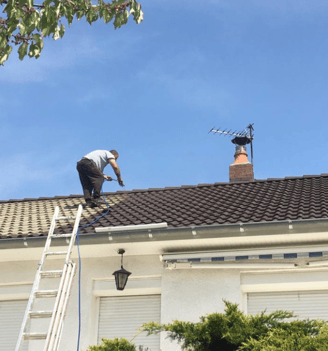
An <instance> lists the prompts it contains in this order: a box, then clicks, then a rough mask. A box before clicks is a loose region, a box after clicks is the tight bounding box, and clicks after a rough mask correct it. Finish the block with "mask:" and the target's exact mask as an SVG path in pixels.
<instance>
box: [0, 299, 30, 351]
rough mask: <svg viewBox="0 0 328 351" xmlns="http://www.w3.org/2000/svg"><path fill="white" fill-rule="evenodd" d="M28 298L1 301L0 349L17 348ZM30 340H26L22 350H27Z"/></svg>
mask: <svg viewBox="0 0 328 351" xmlns="http://www.w3.org/2000/svg"><path fill="white" fill-rule="evenodd" d="M26 305H27V300H16V301H0V331H1V332H0V349H1V351H13V350H15V346H16V342H17V338H18V334H19V331H20V328H21V325H22V322H23V318H24V313H25V309H26ZM27 344H28V342H24V343H23V345H22V347H21V350H22V351H26V350H27V349H28V348H27V346H28V345H27Z"/></svg>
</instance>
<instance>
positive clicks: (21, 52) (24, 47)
mask: <svg viewBox="0 0 328 351" xmlns="http://www.w3.org/2000/svg"><path fill="white" fill-rule="evenodd" d="M27 48H28V44H27V43H23V44H22V45H21V46H20V47H19V49H18V54H19V59H20V60H21V61H22V60H23V58H24V57H25V56H26V55H27Z"/></svg>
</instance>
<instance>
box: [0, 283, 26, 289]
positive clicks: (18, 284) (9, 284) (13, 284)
mask: <svg viewBox="0 0 328 351" xmlns="http://www.w3.org/2000/svg"><path fill="white" fill-rule="evenodd" d="M20 285H33V282H17V283H0V289H1V287H3V286H20Z"/></svg>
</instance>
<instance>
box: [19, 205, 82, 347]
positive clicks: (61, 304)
mask: <svg viewBox="0 0 328 351" xmlns="http://www.w3.org/2000/svg"><path fill="white" fill-rule="evenodd" d="M82 211H83V208H82V205H79V208H78V211H77V214H76V216H75V217H59V216H58V214H59V207H58V206H57V207H56V208H55V212H54V215H53V218H52V222H51V226H50V229H49V233H48V237H47V240H46V244H45V247H44V250H43V254H42V258H41V260H40V262H39V264H38V269H37V272H36V275H35V279H34V283H33V286H32V290H31V293H30V297H29V300H28V303H27V307H26V312H25V315H24V319H23V322H22V327H21V330H20V333H19V336H18V340H17V344H16V348H15V351H19V350H20V349H21V346H22V345H23V344H24V343H23V342H24V341H25V340H45V343H44V347H43V351H57V350H58V347H59V342H60V338H61V334H62V329H63V322H64V318H65V313H66V307H67V304H68V299H69V295H70V290H71V286H72V282H73V277H74V274H75V271H76V264H75V263H74V262H73V261H72V260H71V258H70V257H71V253H72V250H73V246H74V243H75V238H76V234H77V231H78V228H79V223H80V219H81V215H82ZM70 219H75V224H74V228H73V232H72V233H71V234H54V230H55V228H56V223H57V222H58V221H61V220H70ZM53 238H67V239H66V243H67V244H68V248H67V250H66V251H51V250H50V247H51V243H52V239H53ZM54 255H65V256H66V258H65V263H64V267H63V269H62V270H43V268H44V265H45V263H46V259H47V257H49V256H54ZM43 278H60V282H59V287H58V289H57V290H40V282H41V281H42V279H43ZM43 298H55V302H54V304H53V309H52V310H38V311H34V310H33V305H34V303H35V302H36V299H37V300H39V299H43ZM34 318H48V319H50V323H49V327H48V332H46V333H36V332H33V333H30V332H28V331H27V330H26V329H27V323H28V321H29V320H30V319H34Z"/></svg>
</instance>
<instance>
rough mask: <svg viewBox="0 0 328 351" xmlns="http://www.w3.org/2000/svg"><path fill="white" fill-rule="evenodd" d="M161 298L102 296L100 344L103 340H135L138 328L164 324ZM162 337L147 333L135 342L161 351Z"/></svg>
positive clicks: (155, 350)
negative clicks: (116, 338) (158, 323)
mask: <svg viewBox="0 0 328 351" xmlns="http://www.w3.org/2000/svg"><path fill="white" fill-rule="evenodd" d="M160 314H161V297H160V295H146V296H124V297H101V298H100V307H99V322H98V344H100V343H101V339H102V338H105V339H114V338H115V337H118V338H126V339H127V340H131V339H132V338H133V336H134V335H135V334H136V333H137V332H138V330H137V329H138V328H139V327H141V325H142V324H143V323H146V322H150V321H153V322H160V320H161V316H160ZM159 340H160V336H159V334H158V335H150V336H147V334H146V333H145V332H143V333H141V334H139V335H138V336H137V337H136V338H135V339H134V340H133V343H134V344H135V345H137V346H138V345H142V346H144V348H146V347H148V348H149V349H150V350H152V351H159Z"/></svg>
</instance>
